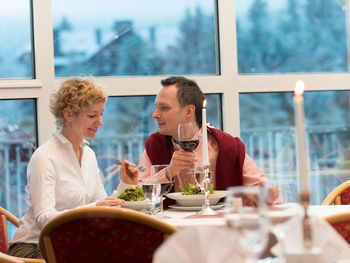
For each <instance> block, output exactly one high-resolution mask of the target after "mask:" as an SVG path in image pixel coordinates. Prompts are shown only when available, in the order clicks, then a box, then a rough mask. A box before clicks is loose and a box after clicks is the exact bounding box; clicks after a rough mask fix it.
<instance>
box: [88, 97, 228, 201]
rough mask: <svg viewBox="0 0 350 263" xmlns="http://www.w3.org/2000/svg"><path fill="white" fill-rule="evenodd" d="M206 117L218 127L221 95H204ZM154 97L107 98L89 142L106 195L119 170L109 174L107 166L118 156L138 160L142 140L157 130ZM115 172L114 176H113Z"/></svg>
mask: <svg viewBox="0 0 350 263" xmlns="http://www.w3.org/2000/svg"><path fill="white" fill-rule="evenodd" d="M206 98H207V100H208V104H207V105H208V108H207V114H208V116H207V118H208V121H209V122H211V123H212V124H213V125H214V126H215V127H218V128H221V126H222V125H221V119H222V118H221V97H220V95H217V94H210V95H206ZM154 100H155V96H142V97H141V96H134V97H110V98H109V99H108V102H107V105H106V109H105V112H104V114H103V126H102V128H100V130H99V132H98V133H97V138H96V139H94V140H93V141H91V146H92V147H93V149H94V150H95V153H96V156H97V159H98V164H99V167H100V171H101V176H102V179H103V180H104V184H105V188H106V191H107V192H108V194H111V193H112V192H113V190H114V189H115V187H116V185H117V184H118V183H119V173H117V174H114V173H113V172H112V174H111V169H110V168H111V166H112V165H113V163H114V162H115V161H116V160H117V159H119V160H122V159H128V160H130V161H131V162H134V163H138V162H139V159H140V158H141V155H142V153H143V150H144V141H145V139H146V138H147V137H148V136H149V135H150V134H152V133H153V132H156V131H157V129H158V128H157V124H156V122H155V121H154V120H153V118H152V114H153V111H154ZM114 175H116V176H114Z"/></svg>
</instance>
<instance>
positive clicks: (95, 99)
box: [50, 77, 107, 127]
mask: <svg viewBox="0 0 350 263" xmlns="http://www.w3.org/2000/svg"><path fill="white" fill-rule="evenodd" d="M106 101H107V95H106V94H105V92H104V91H103V89H102V87H100V86H98V85H97V84H95V83H94V81H93V80H92V79H91V78H86V79H83V78H77V77H71V78H69V79H67V80H66V81H64V82H63V83H62V85H61V87H60V88H59V90H58V91H57V92H55V93H53V94H52V95H51V100H50V110H51V113H52V114H53V115H54V116H55V118H56V125H57V126H58V127H63V126H64V125H65V119H64V117H63V110H64V109H69V110H70V111H71V112H72V113H73V114H77V113H78V112H79V111H80V110H81V109H82V108H86V107H90V106H92V105H94V104H96V103H100V102H104V103H105V102H106Z"/></svg>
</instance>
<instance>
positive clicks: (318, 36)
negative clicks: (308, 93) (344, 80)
mask: <svg viewBox="0 0 350 263" xmlns="http://www.w3.org/2000/svg"><path fill="white" fill-rule="evenodd" d="M342 2H344V5H346V4H347V1H338V0H322V1H317V0H315V1H310V0H297V1H275V0H265V1H236V4H237V10H236V16H237V47H238V52H237V55H238V71H239V73H240V74H265V73H268V74H274V73H289V72H292V73H300V72H347V71H348V66H349V63H350V57H349V58H347V52H348V51H347V50H348V48H349V47H350V43H348V42H347V37H346V32H347V30H348V28H347V27H348V26H349V22H350V21H346V17H349V16H346V12H347V10H346V9H347V8H346V6H342ZM348 8H349V7H348Z"/></svg>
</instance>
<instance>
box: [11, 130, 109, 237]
mask: <svg viewBox="0 0 350 263" xmlns="http://www.w3.org/2000/svg"><path fill="white" fill-rule="evenodd" d="M27 180H28V182H27V187H26V191H27V193H28V198H27V205H28V212H27V213H26V214H25V215H24V217H23V218H22V219H21V220H20V226H19V229H18V231H17V232H16V234H15V236H14V238H13V239H12V240H11V243H15V242H16V243H17V242H26V243H38V238H39V234H40V230H41V229H42V228H43V226H44V225H45V224H46V223H47V222H48V221H49V220H51V219H52V218H54V217H56V216H57V215H58V214H60V213H62V212H63V211H65V210H70V209H74V208H77V207H81V206H95V205H96V201H98V200H100V199H103V198H105V197H107V194H106V191H105V189H104V187H103V185H102V182H101V179H100V176H99V169H98V166H97V160H96V156H95V153H94V152H93V150H92V149H91V148H90V147H89V146H87V145H85V146H84V147H83V155H82V162H81V166H80V165H79V162H78V159H77V157H76V155H75V153H74V151H73V147H72V144H71V143H70V142H69V141H68V140H67V138H66V137H64V136H63V135H62V134H61V133H60V132H57V133H55V134H54V135H53V137H52V138H50V139H49V140H48V141H47V142H45V143H44V144H42V145H41V146H40V147H39V148H38V149H37V150H36V151H35V152H34V154H33V156H32V158H31V160H30V162H29V164H28V169H27Z"/></svg>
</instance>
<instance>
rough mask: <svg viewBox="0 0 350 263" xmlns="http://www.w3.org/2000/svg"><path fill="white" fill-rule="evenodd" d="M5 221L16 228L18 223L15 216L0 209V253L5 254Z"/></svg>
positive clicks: (6, 238) (6, 234)
mask: <svg viewBox="0 0 350 263" xmlns="http://www.w3.org/2000/svg"><path fill="white" fill-rule="evenodd" d="M7 221H10V222H11V223H12V224H14V225H15V226H18V223H19V219H18V218H17V217H16V216H15V215H13V214H12V213H10V212H9V211H7V210H6V209H4V208H2V207H0V252H2V253H5V254H7V251H8V229H7Z"/></svg>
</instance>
